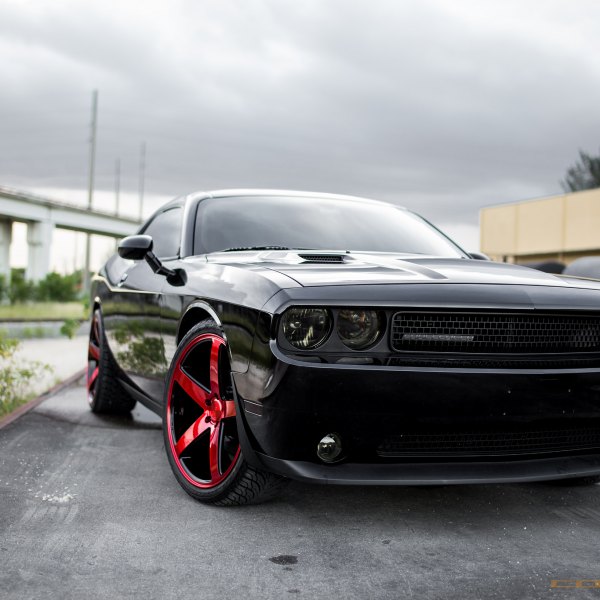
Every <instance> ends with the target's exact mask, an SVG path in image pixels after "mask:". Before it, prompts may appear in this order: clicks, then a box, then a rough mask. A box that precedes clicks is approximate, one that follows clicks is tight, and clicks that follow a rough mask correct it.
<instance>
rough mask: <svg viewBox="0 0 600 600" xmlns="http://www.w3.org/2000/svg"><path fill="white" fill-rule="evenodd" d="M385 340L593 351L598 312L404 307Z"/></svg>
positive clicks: (411, 346) (441, 347)
mask: <svg viewBox="0 0 600 600" xmlns="http://www.w3.org/2000/svg"><path fill="white" fill-rule="evenodd" d="M391 343H392V348H393V350H395V351H396V352H406V351H408V352H423V351H425V352H464V353H478V354H502V353H506V354H517V353H518V354H530V353H536V354H557V353H572V352H578V353H579V352H598V351H600V316H596V315H573V314H543V313H542V314H540V313H535V314H534V313H467V312H465V313H460V312H457V313H446V312H433V311H431V312H429V311H428V312H411V311H405V312H398V313H396V314H395V315H394V317H393V319H392V337H391Z"/></svg>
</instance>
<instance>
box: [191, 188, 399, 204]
mask: <svg viewBox="0 0 600 600" xmlns="http://www.w3.org/2000/svg"><path fill="white" fill-rule="evenodd" d="M242 196H287V197H294V198H330V199H337V200H351V201H355V202H361V203H365V202H368V203H370V204H392V205H393V206H396V207H397V208H402V209H404V208H405V207H404V206H400V205H397V204H394V203H391V202H382V201H380V200H373V199H372V198H363V197H360V196H350V195H346V194H329V193H326V192H306V191H299V190H279V189H260V188H257V189H252V188H240V189H225V190H211V191H205V192H195V193H192V194H189V195H188V198H190V197H194V198H195V199H199V198H201V199H206V198H230V197H242Z"/></svg>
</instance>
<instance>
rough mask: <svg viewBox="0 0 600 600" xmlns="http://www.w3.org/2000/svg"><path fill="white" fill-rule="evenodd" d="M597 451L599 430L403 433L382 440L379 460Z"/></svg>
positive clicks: (583, 428) (592, 428) (599, 443)
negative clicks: (381, 458) (384, 458)
mask: <svg viewBox="0 0 600 600" xmlns="http://www.w3.org/2000/svg"><path fill="white" fill-rule="evenodd" d="M592 449H600V427H589V426H588V427H581V428H571V429H531V430H523V431H462V432H438V433H435V432H434V433H430V432H423V433H406V434H402V435H395V436H391V437H389V438H387V439H385V440H384V441H383V442H382V443H381V444H380V445H379V447H378V448H377V453H378V454H379V456H381V457H386V458H388V457H389V458H391V457H408V456H412V457H433V456H438V457H441V456H484V455H487V456H493V455H497V456H500V455H513V454H520V455H523V454H545V453H552V452H554V453H557V452H574V451H578V450H579V451H581V450H592Z"/></svg>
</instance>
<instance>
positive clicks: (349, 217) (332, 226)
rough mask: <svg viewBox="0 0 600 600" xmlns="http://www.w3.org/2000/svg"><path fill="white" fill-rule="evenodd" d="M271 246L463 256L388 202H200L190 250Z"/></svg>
mask: <svg viewBox="0 0 600 600" xmlns="http://www.w3.org/2000/svg"><path fill="white" fill-rule="evenodd" d="M273 246H280V247H283V248H290V249H291V248H294V249H303V250H308V249H311V250H353V251H362V252H396V253H402V254H404V253H406V254H428V255H432V256H444V257H451V258H457V257H463V256H465V255H464V253H463V252H461V250H460V248H458V246H456V245H455V244H453V243H452V242H451V241H450V240H449V239H448V238H446V237H445V236H444V235H443V234H442V233H440V232H439V231H438V230H437V229H435V228H434V227H432V226H431V225H430V224H429V223H427V222H426V221H425V220H423V219H422V218H421V217H419V216H417V215H415V214H414V213H411V212H409V211H407V210H404V209H401V208H398V207H396V206H393V205H391V204H385V203H375V202H369V201H361V200H354V199H343V198H319V197H302V196H300V197H294V196H241V197H228V198H210V199H207V200H204V201H202V202H201V203H200V207H199V210H198V215H197V221H196V231H195V236H194V254H204V253H208V252H218V251H223V250H230V251H231V250H242V249H251V248H255V247H258V248H263V247H273Z"/></svg>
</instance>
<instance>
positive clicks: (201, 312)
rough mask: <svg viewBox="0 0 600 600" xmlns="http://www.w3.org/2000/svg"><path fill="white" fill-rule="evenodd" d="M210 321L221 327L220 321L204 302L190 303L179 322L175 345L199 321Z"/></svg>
mask: <svg viewBox="0 0 600 600" xmlns="http://www.w3.org/2000/svg"><path fill="white" fill-rule="evenodd" d="M206 319H210V320H211V321H214V323H215V325H217V326H218V327H221V319H219V317H218V315H217V313H216V312H215V311H214V309H213V308H212V307H211V306H210V305H209V304H207V303H206V302H201V301H198V302H192V304H190V305H189V306H188V307H187V309H186V311H185V312H184V313H183V316H182V317H181V319H180V321H179V327H178V329H177V345H179V343H180V342H181V340H182V339H183V338H184V337H185V334H186V333H187V332H188V331H189V330H190V329H191V328H192V327H193V326H194V325H196V324H197V323H200V321H205V320H206Z"/></svg>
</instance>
